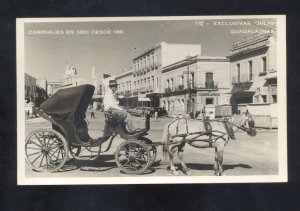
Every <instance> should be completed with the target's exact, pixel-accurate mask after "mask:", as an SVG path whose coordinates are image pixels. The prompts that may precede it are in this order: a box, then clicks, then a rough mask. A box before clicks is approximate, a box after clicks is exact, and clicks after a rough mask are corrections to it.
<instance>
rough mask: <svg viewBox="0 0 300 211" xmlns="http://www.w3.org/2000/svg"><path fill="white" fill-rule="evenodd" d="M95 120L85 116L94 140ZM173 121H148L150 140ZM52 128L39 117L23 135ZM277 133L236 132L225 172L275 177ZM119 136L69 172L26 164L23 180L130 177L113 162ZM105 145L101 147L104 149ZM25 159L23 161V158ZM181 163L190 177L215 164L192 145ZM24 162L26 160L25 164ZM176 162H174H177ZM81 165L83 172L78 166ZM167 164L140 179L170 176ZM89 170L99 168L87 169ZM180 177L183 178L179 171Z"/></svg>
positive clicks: (99, 118) (99, 126) (98, 131)
mask: <svg viewBox="0 0 300 211" xmlns="http://www.w3.org/2000/svg"><path fill="white" fill-rule="evenodd" d="M95 116H96V119H91V118H90V113H89V111H88V113H87V119H88V121H89V134H90V136H92V137H94V138H98V137H100V136H101V135H102V130H103V128H104V117H103V113H102V112H100V111H97V112H96V113H95ZM135 119H136V121H137V122H138V125H139V127H143V124H144V121H145V120H144V119H142V118H141V117H136V118H135ZM170 121H172V119H170V118H160V119H159V120H158V121H155V120H154V119H153V118H151V130H150V131H149V135H148V138H149V139H151V140H152V141H160V140H161V136H162V133H163V126H164V125H165V124H166V123H168V122H170ZM50 127H51V125H50V123H49V122H47V121H46V120H43V119H41V118H36V119H30V120H26V135H27V134H28V133H29V132H31V131H33V130H35V129H38V128H50ZM277 135H278V133H277V131H268V130H258V133H257V136H256V137H255V138H252V137H249V136H248V135H246V134H245V133H243V132H237V133H236V138H237V139H236V140H230V141H229V143H228V144H227V146H226V147H225V150H224V170H225V173H226V175H228V176H229V175H276V174H277V173H278V157H277V144H278V143H277ZM121 141H123V140H121V139H120V138H119V137H118V138H116V139H115V140H114V142H113V144H112V147H111V149H110V150H109V151H108V152H106V153H103V154H101V156H100V157H99V158H98V159H96V160H94V161H74V162H72V163H67V164H68V165H66V166H68V167H70V168H71V169H72V170H68V171H62V172H58V173H46V172H36V171H33V170H31V168H30V166H29V165H28V164H27V163H26V177H48V176H52V177H53V176H54V175H55V177H104V176H105V177H109V176H121V177H124V176H125V177H126V176H132V175H126V174H124V173H122V172H120V169H119V168H118V167H117V165H116V164H115V161H114V152H115V151H116V148H117V147H118V146H119V144H120V143H121ZM105 145H107V144H104V146H103V148H105ZM160 159H161V160H162V159H163V158H162V150H161V147H158V155H157V160H160ZM24 160H25V159H24ZM184 160H185V161H186V163H187V165H188V167H189V168H190V169H191V171H192V175H193V176H212V175H213V173H214V171H213V164H214V149H211V148H209V149H197V148H193V147H191V146H187V147H186V148H185V154H184ZM24 162H25V161H24ZM176 162H177V159H176ZM83 166H84V169H85V171H84V170H82V169H81V167H83ZM167 166H168V165H167V162H166V161H164V160H162V161H161V162H160V164H159V165H155V166H153V167H152V168H150V169H149V172H147V174H145V175H138V177H141V176H149V175H151V176H152V175H153V176H169V175H171V174H170V172H169V171H168V170H167ZM88 167H100V168H90V170H89V171H86V170H87V169H88ZM179 175H184V174H183V173H182V171H179Z"/></svg>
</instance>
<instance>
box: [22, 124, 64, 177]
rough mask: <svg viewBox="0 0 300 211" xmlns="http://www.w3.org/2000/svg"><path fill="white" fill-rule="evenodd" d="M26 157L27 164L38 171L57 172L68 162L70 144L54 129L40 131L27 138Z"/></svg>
mask: <svg viewBox="0 0 300 211" xmlns="http://www.w3.org/2000/svg"><path fill="white" fill-rule="evenodd" d="M25 155H26V161H27V163H28V164H29V165H30V166H31V167H32V168H33V169H34V170H37V171H50V172H53V171H57V170H59V169H60V168H61V167H62V166H63V165H64V164H65V162H66V161H67V158H68V155H69V148H68V143H67V142H66V140H65V138H64V137H63V136H62V135H61V134H60V133H58V132H56V131H55V130H52V129H39V130H35V131H33V132H31V133H30V134H29V135H28V136H27V137H26V142H25Z"/></svg>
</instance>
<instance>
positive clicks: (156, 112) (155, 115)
mask: <svg viewBox="0 0 300 211" xmlns="http://www.w3.org/2000/svg"><path fill="white" fill-rule="evenodd" d="M154 117H155V120H156V121H157V119H158V111H157V109H155V113H154Z"/></svg>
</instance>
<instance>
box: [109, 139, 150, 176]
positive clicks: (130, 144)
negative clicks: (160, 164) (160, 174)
mask: <svg viewBox="0 0 300 211" xmlns="http://www.w3.org/2000/svg"><path fill="white" fill-rule="evenodd" d="M115 159H116V163H117V165H118V166H119V168H120V169H121V170H122V171H124V172H125V173H127V174H143V173H144V172H145V171H146V170H147V169H148V168H149V166H150V164H151V163H150V162H151V155H150V151H149V148H148V147H147V146H146V145H145V144H144V143H142V142H140V141H125V142H123V143H122V144H121V145H120V146H119V147H118V149H117V152H116V154H115Z"/></svg>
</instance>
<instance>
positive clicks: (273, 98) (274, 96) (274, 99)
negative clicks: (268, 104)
mask: <svg viewBox="0 0 300 211" xmlns="http://www.w3.org/2000/svg"><path fill="white" fill-rule="evenodd" d="M272 101H273V103H277V95H272Z"/></svg>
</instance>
